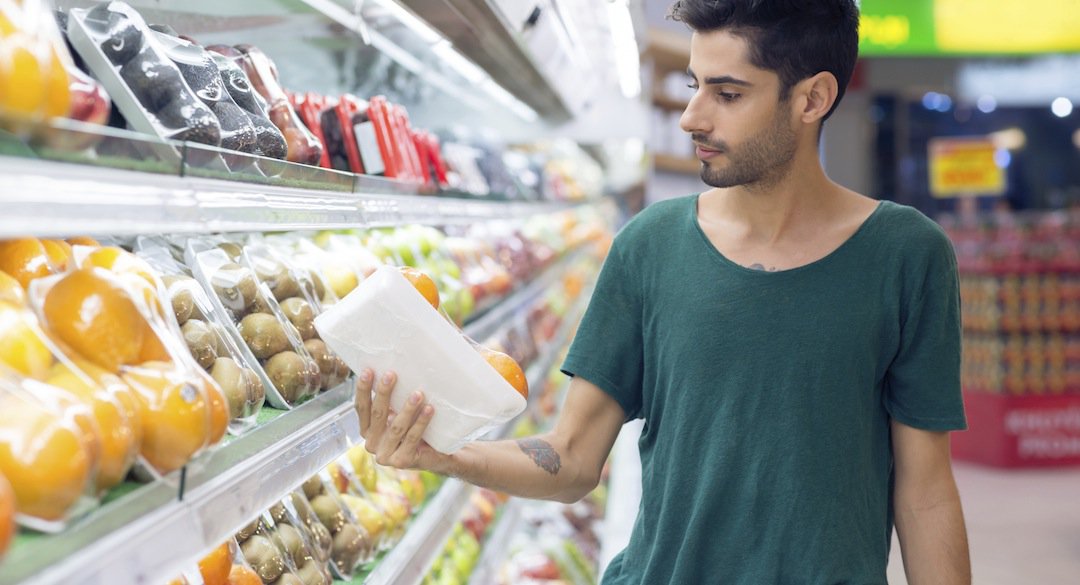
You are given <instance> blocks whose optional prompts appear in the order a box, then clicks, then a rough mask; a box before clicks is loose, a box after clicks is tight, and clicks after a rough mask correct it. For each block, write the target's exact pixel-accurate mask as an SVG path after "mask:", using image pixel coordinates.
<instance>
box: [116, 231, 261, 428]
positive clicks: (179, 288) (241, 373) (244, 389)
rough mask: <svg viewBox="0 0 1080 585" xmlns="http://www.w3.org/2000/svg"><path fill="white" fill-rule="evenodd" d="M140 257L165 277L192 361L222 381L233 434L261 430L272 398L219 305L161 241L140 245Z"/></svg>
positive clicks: (148, 240) (149, 240)
mask: <svg viewBox="0 0 1080 585" xmlns="http://www.w3.org/2000/svg"><path fill="white" fill-rule="evenodd" d="M135 246H136V249H137V254H138V256H139V257H140V258H142V259H144V260H146V262H147V263H148V264H149V265H150V266H151V267H153V268H154V269H155V270H157V271H158V272H159V273H160V274H162V283H163V284H164V285H165V289H166V294H167V295H168V298H169V304H170V306H171V308H172V311H171V312H169V313H168V316H170V317H172V318H173V319H175V320H176V321H175V323H176V326H177V327H179V329H180V333H181V335H182V337H183V341H184V343H185V345H186V346H187V348H188V350H189V351H190V352H191V356H192V357H193V358H194V359H195V361H196V362H197V363H198V364H199V367H201V368H202V369H203V370H204V371H205V372H207V373H208V374H210V376H211V377H212V378H213V379H214V381H215V382H217V384H218V386H220V387H221V391H222V393H223V394H224V395H225V401H226V403H227V404H228V407H229V433H230V434H232V435H240V434H243V433H244V432H245V431H247V430H248V429H250V428H252V427H253V426H255V419H256V416H257V415H258V413H259V410H260V409H261V408H262V404H263V400H264V398H265V396H266V389H265V388H263V383H262V380H261V379H260V377H259V375H258V374H256V373H255V370H254V369H252V368H251V366H249V365H248V364H247V362H246V360H245V358H244V354H243V352H242V351H241V350H240V348H239V347H238V346H237V344H236V341H235V340H234V339H233V338H232V336H230V335H229V334H228V332H227V331H226V329H225V327H224V326H223V325H221V324H220V323H218V322H217V320H216V319H215V318H214V316H215V312H214V307H213V303H212V302H211V301H210V298H209V297H208V296H207V294H206V291H204V290H203V288H202V287H201V286H199V283H198V282H197V281H196V280H195V278H194V277H193V276H192V275H191V271H190V270H188V268H187V267H186V266H184V265H183V264H181V263H180V262H177V261H176V260H175V259H174V258H173V256H172V253H171V250H170V247H169V245H168V244H167V243H165V242H164V241H162V240H161V239H159V238H156V237H140V238H138V240H137V241H136V245H135Z"/></svg>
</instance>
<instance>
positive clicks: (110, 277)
mask: <svg viewBox="0 0 1080 585" xmlns="http://www.w3.org/2000/svg"><path fill="white" fill-rule="evenodd" d="M74 256H75V259H76V261H77V264H78V265H79V266H80V268H78V269H75V270H72V271H70V272H68V273H66V274H63V275H57V276H52V277H46V278H41V279H37V280H35V281H33V282H32V283H31V288H30V291H29V297H30V299H31V301H32V303H33V306H34V309H35V311H36V312H37V314H38V316H39V318H40V319H41V321H42V323H43V325H44V326H45V327H46V328H47V330H48V331H49V332H50V334H51V335H52V336H54V337H55V338H56V339H57V340H58V341H60V342H62V343H63V344H64V346H65V347H66V348H70V349H71V350H72V351H73V352H74V354H73V355H78V356H80V357H81V358H84V359H85V361H87V362H91V363H93V364H94V365H96V366H98V367H100V368H101V369H103V370H105V371H106V372H110V373H113V374H117V375H119V376H120V377H121V378H122V379H123V381H124V383H126V384H127V385H128V386H130V387H131V388H132V389H134V390H135V395H136V396H137V398H138V401H139V404H140V410H141V416H142V430H143V432H142V442H141V446H140V453H141V461H142V462H143V463H144V466H143V467H144V468H145V470H146V471H148V472H149V475H151V476H154V475H156V474H165V473H169V472H171V471H174V470H176V469H179V468H180V467H182V466H183V465H184V464H185V463H187V461H189V460H190V459H191V458H192V457H193V456H194V455H196V454H197V453H198V452H200V451H201V450H203V448H204V447H206V446H207V445H212V444H215V443H216V442H217V441H218V440H220V438H221V437H222V436H223V435H224V433H225V430H226V427H227V426H228V407H227V406H226V403H225V399H224V396H223V394H222V392H221V390H220V388H219V387H218V386H217V385H216V384H215V383H214V381H213V379H212V378H211V377H210V376H209V375H207V374H205V372H202V371H201V370H200V369H199V368H198V366H197V365H196V364H195V362H194V360H193V359H192V358H191V356H190V354H189V353H188V352H187V350H186V348H185V347H184V346H183V345H182V343H181V341H180V333H179V331H178V330H177V329H175V328H172V329H171V328H170V327H169V324H168V322H167V320H166V317H165V310H164V303H162V301H161V298H162V296H163V295H162V294H160V293H159V291H161V290H162V285H161V282H160V280H159V279H158V277H157V276H156V275H155V274H154V273H153V270H152V269H151V268H150V267H149V266H148V265H146V264H145V263H144V262H143V261H141V260H139V259H138V258H137V257H136V256H134V255H133V254H130V253H128V252H124V251H122V250H120V249H118V248H98V249H91V248H86V247H81V246H76V247H75V248H74ZM151 470H152V471H151Z"/></svg>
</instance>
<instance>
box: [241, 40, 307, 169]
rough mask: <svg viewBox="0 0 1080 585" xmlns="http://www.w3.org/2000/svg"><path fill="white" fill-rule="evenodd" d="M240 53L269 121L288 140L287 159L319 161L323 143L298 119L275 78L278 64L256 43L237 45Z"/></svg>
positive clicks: (243, 65) (292, 160) (243, 67)
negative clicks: (263, 100) (264, 104)
mask: <svg viewBox="0 0 1080 585" xmlns="http://www.w3.org/2000/svg"><path fill="white" fill-rule="evenodd" d="M235 49H236V50H237V51H239V52H240V53H241V54H242V55H243V56H242V57H241V58H239V59H237V63H238V64H239V65H240V67H241V69H243V70H244V73H246V74H247V76H248V80H250V81H251V86H252V87H253V88H254V89H255V91H256V92H257V93H258V94H259V95H261V96H262V97H263V99H265V100H266V103H267V105H268V107H269V110H270V121H271V122H273V123H274V125H275V126H277V127H278V130H281V133H282V134H283V135H284V136H285V142H286V143H287V144H288V150H289V153H288V157H287V160H288V161H289V162H295V163H302V164H306V165H318V164H319V161H320V160H321V159H322V154H323V145H322V143H320V142H319V139H318V138H316V137H315V135H314V134H312V133H311V131H310V130H308V128H307V127H306V126H304V123H303V122H302V121H301V120H300V117H299V116H298V115H297V113H296V110H294V109H293V107H292V104H290V103H289V96H288V95H287V94H286V93H285V90H284V89H283V88H282V87H281V84H280V83H279V82H278V75H277V67H276V66H275V65H274V62H273V61H271V60H270V58H269V57H267V56H266V54H265V53H263V52H262V51H261V50H259V48H258V47H253V46H251V45H236V47H235Z"/></svg>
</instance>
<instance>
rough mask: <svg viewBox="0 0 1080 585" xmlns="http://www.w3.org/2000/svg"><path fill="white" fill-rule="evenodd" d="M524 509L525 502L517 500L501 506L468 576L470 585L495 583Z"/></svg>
mask: <svg viewBox="0 0 1080 585" xmlns="http://www.w3.org/2000/svg"><path fill="white" fill-rule="evenodd" d="M524 507H525V502H524V501H523V500H520V499H518V498H510V500H509V501H508V502H506V505H505V506H503V509H502V512H501V513H500V514H499V519H498V520H496V521H495V525H494V527H493V528H492V529H491V532H490V533H489V534H488V537H487V540H486V541H485V542H484V548H483V550H482V551H481V552H480V558H479V559H477V561H476V567H474V568H473V572H472V575H469V583H470V585H486V584H488V583H494V582H495V577H496V576H497V575H498V574H499V568H500V567H501V566H502V564H503V562H504V561H506V555H507V554H508V553H509V552H510V540H511V539H510V537H511V536H513V535H514V533H515V532H517V531H518V528H520V527H521V511H522V509H523V508H524Z"/></svg>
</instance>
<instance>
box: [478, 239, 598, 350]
mask: <svg viewBox="0 0 1080 585" xmlns="http://www.w3.org/2000/svg"><path fill="white" fill-rule="evenodd" d="M584 254H585V251H584V250H583V249H580V248H579V249H577V250H572V251H570V252H567V253H566V254H564V255H563V257H562V258H559V259H558V260H556V261H555V262H554V263H553V264H551V265H550V266H548V267H547V268H545V269H544V271H543V272H542V273H541V274H540V275H539V276H537V277H536V278H533V279H532V280H531V281H529V283H528V284H526V285H525V286H523V287H521V288H519V289H518V290H516V291H514V292H512V293H511V294H510V295H509V296H508V297H506V298H504V299H502V300H500V301H499V303H498V304H496V305H495V306H494V307H492V308H491V309H489V310H487V311H485V312H484V313H482V314H480V315H479V316H477V317H476V318H474V319H471V320H469V321H468V322H467V323H466V324H465V327H464V330H465V334H466V335H468V336H469V337H471V338H472V339H473V340H475V341H479V342H481V343H482V342H483V340H485V339H487V338H489V337H491V336H492V335H494V334H495V332H496V331H498V330H499V329H501V328H502V327H504V326H505V325H506V322H507V320H508V319H509V318H510V316H511V315H513V314H514V313H516V312H517V311H519V310H521V309H522V308H523V307H525V306H527V305H529V304H531V303H532V302H533V301H534V300H536V298H537V297H539V296H540V295H542V294H544V292H545V291H547V290H548V288H550V287H551V285H552V284H555V282H557V281H558V280H559V277H561V276H562V275H563V274H564V273H565V272H566V269H567V268H568V267H569V266H571V265H572V264H573V263H574V261H575V260H577V259H578V258H581V257H582V256H583V255H584Z"/></svg>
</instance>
